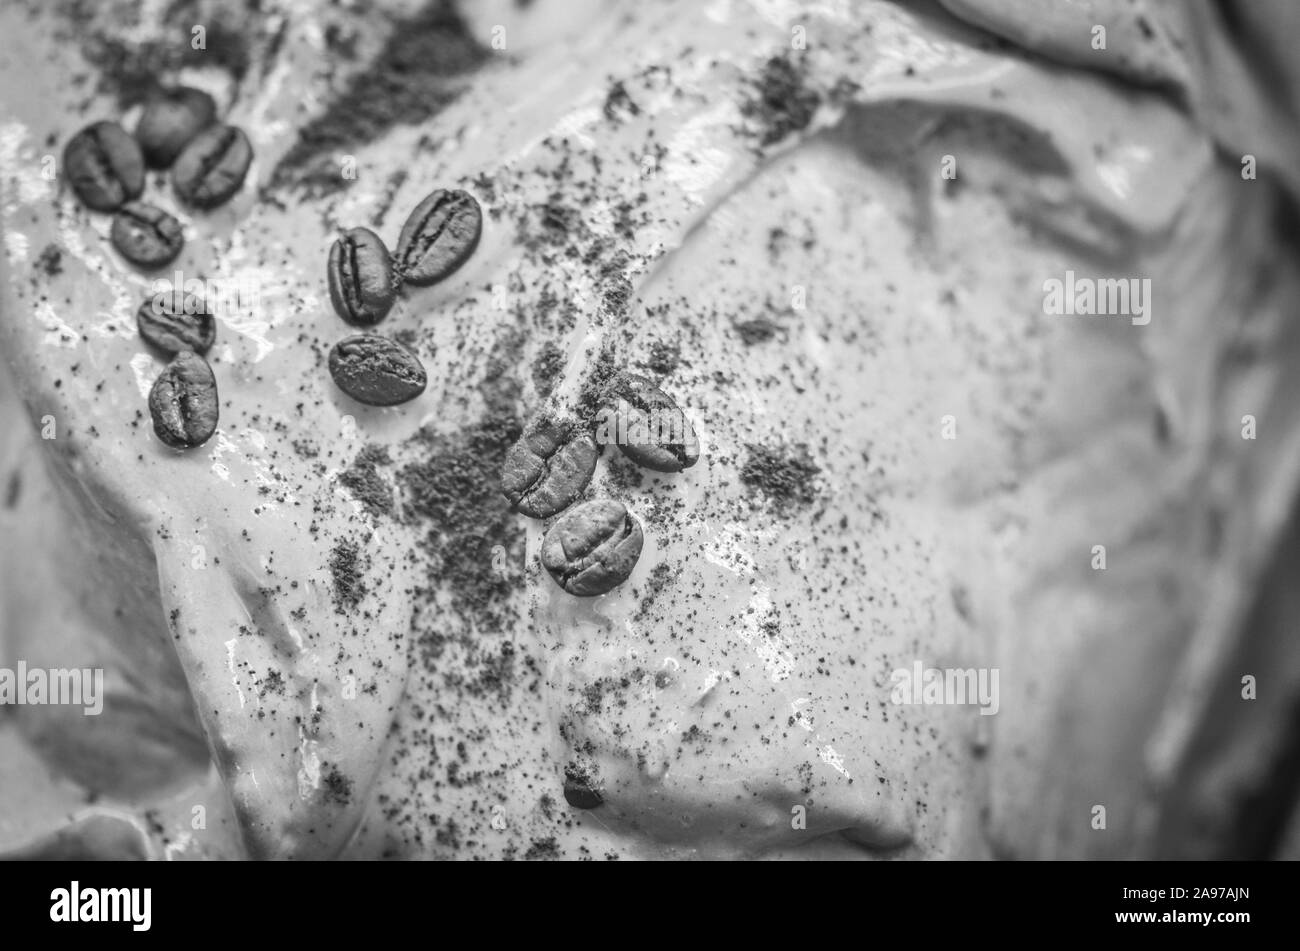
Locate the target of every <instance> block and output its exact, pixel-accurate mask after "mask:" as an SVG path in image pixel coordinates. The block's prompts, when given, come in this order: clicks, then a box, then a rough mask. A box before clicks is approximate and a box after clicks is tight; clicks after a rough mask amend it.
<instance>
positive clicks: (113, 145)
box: [63, 122, 144, 211]
mask: <svg viewBox="0 0 1300 951" xmlns="http://www.w3.org/2000/svg"><path fill="white" fill-rule="evenodd" d="M63 174H64V175H66V176H67V177H68V181H69V183H71V185H72V190H73V191H74V192H76V193H77V197H78V198H80V199H81V202H82V204H84V205H85V206H86V207H87V208H91V209H94V210H95V211H113V210H114V209H116V208H118V207H120V206H121V205H122V204H124V203H125V202H128V201H133V200H134V199H136V198H139V197H140V194H141V193H142V192H143V191H144V156H143V155H142V154H141V152H140V146H139V145H138V144H136V141H135V139H133V138H131V137H130V136H129V135H127V134H126V130H125V129H123V128H122V127H121V126H120V125H118V124H117V123H116V122H95V123H93V124H91V125H88V126H86V128H84V129H82V130H81V131H80V132H78V133H77V134H76V135H74V136H73V137H72V138H71V140H69V142H68V144H67V147H66V148H64V150H63Z"/></svg>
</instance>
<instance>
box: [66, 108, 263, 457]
mask: <svg viewBox="0 0 1300 951" xmlns="http://www.w3.org/2000/svg"><path fill="white" fill-rule="evenodd" d="M252 161H253V147H252V145H250V144H249V141H248V136H246V135H245V134H244V133H243V131H242V130H241V129H238V128H236V127H235V126H231V125H225V124H223V123H220V122H218V121H217V104H216V103H215V102H214V101H213V99H212V97H211V96H209V95H208V94H207V93H205V92H203V91H202V90H199V89H190V88H187V87H176V88H170V89H163V90H160V91H159V92H157V93H155V94H154V95H153V96H152V97H151V98H150V99H149V101H148V102H147V103H145V106H144V111H143V112H142V113H141V115H140V121H139V122H138V123H137V124H136V127H135V135H134V136H130V135H128V134H127V133H126V130H125V129H123V128H122V126H121V125H119V124H118V123H116V122H112V121H109V120H101V121H99V122H93V123H91V124H90V125H88V126H86V128H84V129H82V130H81V131H80V132H78V133H77V134H76V135H74V136H73V137H72V138H71V139H70V140H69V141H68V144H67V146H66V147H65V148H64V150H63V170H64V174H65V175H66V176H67V178H68V181H69V183H70V184H71V186H72V190H73V191H74V192H75V193H76V195H77V197H78V198H79V199H80V200H81V202H82V204H84V205H85V206H86V207H87V208H90V209H92V210H93V211H104V212H112V213H113V223H112V226H111V228H110V229H109V238H110V240H111V241H112V242H113V247H115V248H117V250H118V253H120V254H121V255H122V256H123V257H124V258H126V259H127V260H128V261H130V262H131V263H132V264H135V265H138V266H139V267H142V268H145V269H147V270H153V269H155V268H160V267H165V266H166V265H168V264H170V263H171V262H172V261H174V260H176V257H177V256H178V255H179V254H180V253H181V249H182V248H183V247H184V246H185V239H184V236H183V235H182V234H181V223H180V222H179V221H177V220H176V216H175V215H171V214H168V213H167V212H165V211H163V210H162V209H161V208H158V207H157V206H155V205H151V204H149V203H147V202H143V201H140V196H141V195H142V194H144V184H145V169H146V168H151V169H171V178H172V188H173V189H174V190H175V192H176V197H177V198H179V199H180V201H181V202H182V203H183V204H185V205H187V206H189V207H191V208H197V209H203V210H206V209H211V208H216V207H218V206H219V205H222V204H225V203H226V202H227V201H229V200H230V198H231V197H232V196H233V195H234V194H235V193H236V192H237V191H239V189H240V188H241V187H242V186H243V184H244V178H245V177H246V176H247V174H248V167H249V165H251V164H252ZM135 319H136V327H137V328H138V329H139V331H140V336H141V337H142V338H143V339H144V340H145V341H146V342H147V343H149V344H150V345H151V346H153V347H154V348H156V349H157V350H159V351H160V352H162V353H166V354H168V355H170V356H171V361H170V362H169V363H168V364H167V367H166V368H165V369H164V370H163V372H162V373H161V374H159V376H158V379H157V380H156V381H155V382H154V385H153V388H152V389H151V390H150V391H149V414H150V416H151V417H152V418H153V428H154V433H155V434H157V436H158V438H159V439H160V440H161V441H162V442H163V443H164V444H165V445H167V446H170V447H171V448H173V449H192V448H193V447H195V446H201V445H202V444H203V443H205V442H207V441H208V439H210V438H211V437H212V434H213V433H214V432H216V430H217V381H216V377H215V376H214V375H213V373H212V367H210V366H209V365H208V362H207V360H205V359H204V358H203V355H204V354H206V353H207V352H208V350H209V349H210V348H211V347H212V344H213V343H214V342H215V340H216V335H217V324H216V320H215V318H214V317H213V315H212V313H211V311H210V310H209V309H208V307H207V305H206V304H205V303H204V302H203V300H202V299H201V298H198V297H196V296H195V295H193V294H182V293H181V291H180V289H179V288H177V289H176V291H175V293H174V294H171V295H168V294H159V295H157V296H156V297H153V298H149V299H147V300H145V301H144V302H143V303H142V304H141V305H140V307H139V309H138V310H137V311H136V315H135Z"/></svg>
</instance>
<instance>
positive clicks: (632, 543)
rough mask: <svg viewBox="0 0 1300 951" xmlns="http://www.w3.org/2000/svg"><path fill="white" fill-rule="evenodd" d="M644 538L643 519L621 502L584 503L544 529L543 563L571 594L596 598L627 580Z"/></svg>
mask: <svg viewBox="0 0 1300 951" xmlns="http://www.w3.org/2000/svg"><path fill="white" fill-rule="evenodd" d="M644 542H645V536H644V535H643V534H642V531H641V523H640V522H638V521H637V520H636V519H635V518H634V517H633V516H632V514H631V513H630V512H628V510H627V508H626V507H625V506H624V505H623V504H622V503H621V502H615V501H613V500H611V499H596V500H593V501H590V502H583V503H581V504H579V505H575V506H574V507H573V508H571V509H569V510H568V511H567V512H565V513H564V514H563V515H561V516H560V517H559V519H557V520H556V522H555V524H554V525H552V526H551V527H550V528H549V529H548V530H547V532H546V535H545V537H543V539H542V566H543V567H544V568H545V569H546V570H547V572H548V573H549V574H550V576H551V578H552V579H554V581H555V583H556V584H558V585H559V586H560V587H561V588H563V589H564V590H565V591H567V592H569V594H572V595H576V596H578V597H580V598H590V597H595V596H596V595H599V594H604V593H605V592H607V591H612V590H613V589H614V588H616V587H617V586H618V585H620V584H622V583H623V582H624V581H626V580H627V579H628V576H629V575H631V574H632V569H633V568H635V567H636V563H637V559H638V558H640V557H641V547H642V545H643V544H644Z"/></svg>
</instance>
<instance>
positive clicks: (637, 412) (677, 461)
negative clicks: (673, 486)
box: [598, 373, 700, 472]
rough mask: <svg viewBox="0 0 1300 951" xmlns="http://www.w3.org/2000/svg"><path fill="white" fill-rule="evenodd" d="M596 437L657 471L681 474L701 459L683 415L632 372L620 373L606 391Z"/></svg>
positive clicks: (646, 381)
mask: <svg viewBox="0 0 1300 951" xmlns="http://www.w3.org/2000/svg"><path fill="white" fill-rule="evenodd" d="M604 403H605V404H606V408H605V411H604V413H603V416H602V419H601V423H600V427H599V429H598V435H599V438H600V440H601V441H602V442H615V443H618V447H619V449H621V450H623V454H624V455H625V456H627V457H628V458H629V459H631V460H632V461H633V462H635V463H637V464H638V465H642V466H645V467H646V468H647V469H654V470H656V471H657V472H681V471H682V470H683V469H689V468H690V467H691V466H693V465H695V463H696V462H698V461H699V458H700V441H699V439H697V438H696V436H695V429H694V427H692V426H691V423H690V420H688V419H687V418H686V414H685V413H683V412H682V411H681V409H680V408H679V407H678V405H677V404H676V403H675V402H674V401H673V399H672V397H670V396H669V395H668V394H667V393H665V392H664V391H663V390H661V389H659V387H657V386H655V385H654V383H652V382H651V381H650V380H647V379H646V378H645V377H643V376H639V375H637V374H635V373H620V374H618V375H617V376H615V377H614V379H613V380H611V381H610V383H609V384H608V385H607V387H606V389H605V396H604Z"/></svg>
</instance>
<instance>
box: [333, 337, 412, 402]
mask: <svg viewBox="0 0 1300 951" xmlns="http://www.w3.org/2000/svg"><path fill="white" fill-rule="evenodd" d="M330 376H332V377H334V382H335V383H337V384H338V387H339V389H340V390H342V391H343V392H344V393H346V394H348V396H350V397H352V398H353V399H354V400H356V401H357V402H358V403H366V404H367V405H369V406H396V405H397V404H398V403H405V402H407V401H408V400H413V399H415V398H416V397H417V396H419V395H420V394H421V393H423V392H424V388H425V386H426V385H427V384H428V382H429V379H428V377H427V376H426V374H425V372H424V366H423V365H422V364H421V363H420V359H419V357H417V356H416V355H415V354H414V353H412V352H411V351H410V350H408V349H406V347H404V346H402V345H401V344H400V343H398V342H397V341H396V340H390V339H389V338H388V337H381V336H379V334H355V335H353V336H351V337H345V338H344V339H342V340H340V341H339V342H338V343H336V344H335V345H334V349H333V350H331V351H330Z"/></svg>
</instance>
